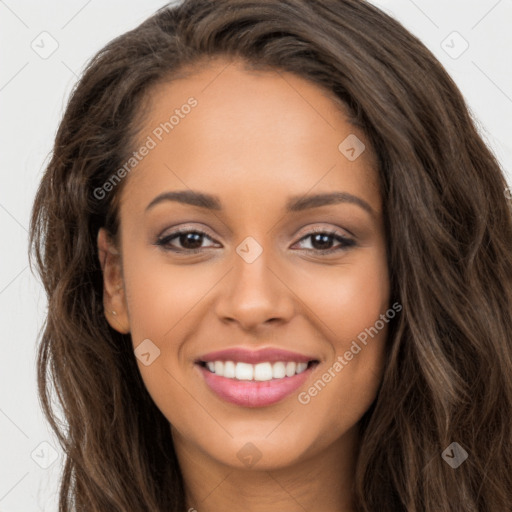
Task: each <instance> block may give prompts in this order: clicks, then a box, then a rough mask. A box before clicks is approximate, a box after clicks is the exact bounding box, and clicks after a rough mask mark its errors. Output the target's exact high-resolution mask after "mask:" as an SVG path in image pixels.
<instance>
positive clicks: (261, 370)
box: [254, 363, 272, 380]
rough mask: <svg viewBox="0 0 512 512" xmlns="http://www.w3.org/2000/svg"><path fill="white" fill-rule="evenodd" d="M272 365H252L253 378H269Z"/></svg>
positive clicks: (270, 377)
mask: <svg viewBox="0 0 512 512" xmlns="http://www.w3.org/2000/svg"><path fill="white" fill-rule="evenodd" d="M271 379H272V365H271V364H270V363H258V364H256V365H254V380H271Z"/></svg>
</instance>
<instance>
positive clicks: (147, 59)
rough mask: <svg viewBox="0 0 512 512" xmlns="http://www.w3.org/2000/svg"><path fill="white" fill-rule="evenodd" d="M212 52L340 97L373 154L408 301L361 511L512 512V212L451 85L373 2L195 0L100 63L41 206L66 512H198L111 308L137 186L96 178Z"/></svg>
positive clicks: (396, 333) (359, 484)
mask: <svg viewBox="0 0 512 512" xmlns="http://www.w3.org/2000/svg"><path fill="white" fill-rule="evenodd" d="M216 56H227V57H229V58H240V59H243V61H245V62H246V63H248V65H250V66H253V67H258V68H261V69H275V70H284V71H288V72H292V73H295V74H296V75H298V76H301V77H303V78H305V79H307V80H310V81H312V82H314V83H315V84H317V85H319V86H321V87H323V88H326V89H328V90H329V91H332V92H334V94H335V95H336V97H337V98H339V100H340V104H344V105H345V106H346V107H347V108H348V111H349V112H350V116H351V120H352V122H354V123H357V124H358V125H359V126H361V127H362V128H363V129H364V133H365V134H366V136H367V137H368V140H369V141H371V144H372V146H373V149H374V150H375V152H376V154H377V156H378V162H379V173H380V174H379V179H380V182H381V185H382V196H383V204H384V215H385V229H386V237H387V244H388V245H387V249H388V261H389V271H390V279H391V290H392V297H391V299H392V300H391V302H394V301H398V302H399V303H400V304H401V305H402V306H403V310H402V312H401V315H400V317H399V319H397V321H396V322H395V324H393V326H392V328H391V329H390V331H389V338H388V350H387V353H386V363H385V373H384V377H383V380H382V383H381V386H380V388H379V391H378V395H377V397H376V399H375V401H374V403H373V404H372V406H371V408H370V409H369V410H368V411H367V413H366V414H365V415H364V417H363V419H362V420H361V422H360V427H361V433H362V442H361V447H360V452H359V457H358V461H357V470H356V475H355V477H356V484H355V490H356V492H357V506H358V509H359V510H360V511H364V512H370V511H371V512H399V511H407V512H419V511H426V512H434V511H435V512H445V511H446V512H447V511H450V512H454V511H461V512H462V511H464V512H486V511H489V512H505V511H510V510H512V505H511V503H512V462H511V461H512V419H511V413H512V314H511V313H512V252H511V251H512V208H511V205H510V201H508V200H507V197H506V194H505V189H506V187H507V183H506V181H505V178H504V173H503V171H502V169H501V168H500V165H499V163H498V162H497V160H496V158H495V157H494V156H493V154H492V153H491V152H490V150H489V149H488V148H487V147H486V145H485V144H484V142H483V141H482V138H481V137H480V136H479V134H478V132H477V129H476V128H475V124H474V123H473V121H472V118H471V116H470V114H469V113H468V108H467V106H466V104H465V102H464V99H463V97H462V95H461V93H460V92H459V90H458V89H457V87H456V85H455V84H454V82H453V81H452V80H451V78H450V77H449V75H448V74H447V72H446V71H445V70H444V69H443V67H442V66H441V65H440V64H439V62H438V61H437V60H436V59H435V58H434V56H433V55H432V53H431V52H430V51H429V50H428V49H427V48H426V47H425V46H424V45H423V44H422V43H421V42H420V41H419V40H418V39H417V38H416V37H414V36H413V35H411V34H410V33H409V32H408V31H407V30H406V29H405V28H404V27H403V26H402V25H401V24H400V23H398V22H397V21H395V20H394V19H392V18H391V17H389V16H387V15H386V14H384V13H383V12H381V11H380V10H378V9H377V8H375V7H374V6H372V5H371V4H369V3H368V2H366V1H361V0H279V1H276V0H259V1H258V0H216V1H210V0H185V1H184V2H182V3H180V4H179V5H169V6H165V7H164V8H162V9H160V10H159V11H158V12H157V13H155V14H154V15H153V16H152V17H150V18H149V19H147V20H146V21H145V22H144V23H142V24H141V25H140V26H138V27H137V28H135V29H134V30H132V31H130V32H128V33H126V34H123V35H121V36H120V37H118V38H116V39H114V40H113V41H111V42H110V43H109V44H108V45H107V46H106V47H105V48H104V49H102V50H101V51H100V52H99V53H98V54H97V55H96V56H95V57H94V58H93V59H92V61H91V62H90V63H89V65H88V67H87V69H86V70H85V72H84V74H83V76H82V77H81V79H80V81H79V82H78V84H77V85H76V87H75V89H74V91H73V93H72V95H71V98H70V100H69V103H68V105H67V108H66V111H65V113H64V116H63V119H62V121H61V123H60V127H59V130H58V133H57V136H56V140H55V145H54V148H53V154H52V158H51V161H50V162H49V165H48V167H47V169H46V172H45V174H44V177H43V179H42V181H41V184H40V187H39V190H38V192H37V196H36V198H35V203H34V206H33V212H32V219H31V226H30V248H31V250H33V252H34V254H35V258H36V263H37V270H38V272H39V273H40V275H41V277H42V282H43V284H44V287H45V289H46V293H47V295H48V314H47V318H46V321H45V325H44V329H43V331H42V336H41V341H40V345H39V352H38V384H39V393H40V397H41V401H42V406H43V409H44V412H45V414H46V416H47V418H48V420H49V422H50V423H51V426H52V428H53V429H54V430H55V432H56V433H57V435H58V437H59V440H60V442H61V444H62V447H63V449H64V451H65V454H66V463H65V468H64V472H63V477H62V482H61V488H60V511H61V512H68V511H70V510H87V511H93V510H94V511H105V510H108V511H109V512H110V511H111V512H114V511H123V512H126V511H153V512H154V511H164V510H165V511H178V510H181V511H184V510H185V506H186V505H185V501H184V493H183V481H182V477H181V474H180V471H179V466H178V462H177V459H176V455H175V452H174V449H173V444H172V440H171V437H170V428H169V423H168V421H167V420H166V419H165V417H164V416H163V415H162V413H161V412H160V411H159V410H158V409H157V407H156V405H155V404H154V403H153V401H152V400H151V397H150V396H149V394H148V392H147V391H146V389H145V387H144V384H143V382H142V379H141V377H140V374H139V371H138V367H137V365H136V362H135V357H134V354H133V347H132V344H131V339H130V336H129V335H122V334H120V333H118V332H116V331H114V330H113V329H112V328H111V327H110V326H109V324H108V323H107V321H106V319H105V316H104V309H103V280H102V272H101V267H100V265H99V261H98V253H97V246H96V237H97V233H98V229H99V228H100V227H102V226H105V227H106V228H107V229H108V231H109V232H110V233H111V235H112V236H113V237H115V236H116V234H117V233H118V226H119V218H118V203H119V195H120V192H121V190H122V185H123V183H120V184H119V186H117V187H114V188H113V190H112V191H110V193H109V194H106V197H104V198H102V199H98V197H96V196H95V194H94V190H95V189H97V188H98V187H101V186H102V185H103V184H104V183H105V182H107V181H108V180H109V178H111V176H112V174H113V172H114V171H115V170H116V169H118V168H120V167H121V166H122V165H123V162H125V161H126V159H127V158H129V156H130V154H131V152H132V151H133V150H134V149H135V147H136V146H135V141H136V134H137V129H138V128H139V127H140V120H141V119H142V115H143V108H142V107H143V105H144V104H145V101H146V100H147V98H148V97H149V96H150V94H151V91H152V88H153V86H155V85H156V84H157V83H164V82H166V81H170V80H172V79H173V77H176V76H178V75H179V74H180V73H182V72H183V70H186V69H192V70H193V66H194V65H197V64H198V63H199V62H204V61H205V60H206V61H207V60H208V59H211V58H213V57H216ZM134 172H136V171H134ZM31 261H32V257H31ZM32 263H33V261H32ZM390 325H391V324H390ZM54 395H55V396H56V397H57V404H55V402H54V401H53V396H54ZM56 405H57V406H58V407H60V408H62V413H63V415H64V419H65V421H62V420H59V415H58V413H57V411H56ZM452 442H457V443H458V444H459V445H460V446H461V447H462V448H463V449H464V450H465V451H466V452H467V454H468V458H467V459H466V460H465V461H464V462H463V463H462V464H461V465H460V466H459V467H458V468H456V469H454V468H453V467H451V466H450V465H449V464H448V463H447V462H446V461H445V459H443V457H442V452H443V451H444V450H445V448H447V447H449V446H450V445H451V443H452Z"/></svg>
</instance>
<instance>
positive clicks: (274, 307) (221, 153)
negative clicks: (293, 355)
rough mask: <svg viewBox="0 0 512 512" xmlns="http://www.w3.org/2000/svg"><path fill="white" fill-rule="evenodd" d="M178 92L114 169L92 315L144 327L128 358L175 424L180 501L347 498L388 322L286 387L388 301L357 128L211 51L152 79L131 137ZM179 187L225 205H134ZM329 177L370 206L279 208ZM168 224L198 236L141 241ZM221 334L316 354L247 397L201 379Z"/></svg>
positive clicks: (281, 503) (308, 87)
mask: <svg viewBox="0 0 512 512" xmlns="http://www.w3.org/2000/svg"><path fill="white" fill-rule="evenodd" d="M189 97H194V98H195V99H196V100H197V106H196V107H194V108H193V109H192V110H191V111H190V113H189V114H187V115H186V116H184V117H183V118H180V121H179V124H177V125H176V126H175V127H174V128H173V129H172V131H170V132H169V133H168V134H164V137H163V138H162V140H161V141H157V142H158V144H157V145H156V147H155V148H154V149H152V150H151V151H150V152H149V153H148V154H147V156H145V157H144V159H143V160H142V161H141V162H140V163H139V164H138V166H137V168H136V170H133V171H132V172H131V173H130V174H129V176H128V177H127V178H125V179H126V180H127V182H126V183H125V184H124V185H125V187H124V188H123V190H122V195H121V206H120V218H121V228H120V229H121V242H120V246H119V247H117V248H115V247H113V245H112V244H111V243H110V242H109V240H108V237H107V234H106V232H105V230H103V229H102V230H100V232H99V235H98V248H99V251H100V259H101V262H102V267H103V271H104V303H105V310H106V315H107V319H108V321H109V323H110V325H111V326H112V327H113V328H114V329H117V330H118V331H119V332H123V333H128V332H129V333H131V337H132V340H133V346H134V349H135V348H136V347H138V346H139V344H141V343H142V342H143V341H144V340H146V339H149V340H151V343H152V344H154V346H156V347H158V349H159V350H160V354H159V356H158V357H156V358H155V359H154V361H152V362H151V364H149V365H147V366H146V365H144V364H143V363H142V362H141V361H140V360H138V365H139V369H140V372H141V375H142V378H143V380H144V383H145V385H146V387H147V389H148V391H149V393H150V395H151V396H152V398H153V400H154V402H155V404H156V405H157V406H158V408H159V409H160V410H161V411H162V413H163V414H164V415H165V417H166V418H167V419H168V420H169V422H170V424H171V425H172V426H171V427H170V428H171V432H172V435H173V440H174V445H175V448H176V453H177V456H178V460H179V463H180V467H181V471H182V473H183V476H184V481H185V484H186V493H187V506H188V507H190V508H192V507H193V508H194V509H195V510H197V511H198V512H220V511H225V510H234V511H241V510H243V511H248V512H269V511H280V512H304V511H311V512H314V511H322V512H341V511H344V512H346V511H350V510H353V509H354V496H353V492H352V485H353V480H354V471H355V463H356V458H357V452H358V447H359V438H358V434H357V424H358V421H359V420H360V418H361V417H362V416H363V414H364V413H365V412H366V410H367V409H368V407H369V406H370V405H371V403H372V402H373V400H374V398H375V396H376V392H377V389H378V386H379V384H380V381H381V378H382V371H383V367H382V366H383V360H384V350H385V341H386V336H387V325H385V326H384V328H382V329H380V330H379V332H378V334H377V335H375V336H374V337H373V338H368V339H369V342H368V344H367V345H365V346H362V350H361V351H360V352H359V353H357V355H354V356H353V358H352V359H351V360H349V361H347V364H346V365H344V367H343V369H342V370H341V371H337V372H334V373H335V376H334V377H332V378H331V379H330V381H329V382H328V384H326V385H325V387H323V389H321V391H319V392H318V393H317V394H315V395H314V396H311V395H308V396H309V397H310V400H309V401H308V402H307V403H304V402H305V400H303V401H302V402H301V401H300V400H299V399H298V395H299V392H303V393H307V391H308V389H309V388H311V386H312V385H313V384H314V383H315V382H316V381H317V380H318V379H319V378H320V377H321V376H322V375H323V374H325V372H327V371H328V369H329V368H331V372H332V367H333V364H334V362H335V361H336V360H337V358H338V356H343V354H344V353H346V352H347V351H348V350H349V349H350V347H351V343H352V342H353V341H354V340H356V339H357V336H358V335H359V334H360V333H361V332H363V331H364V330H365V329H366V328H369V327H371V326H374V324H375V322H376V320H378V319H379V317H380V315H382V314H384V313H385V312H386V310H387V309H388V308H389V276H388V269H387V261H386V250H385V247H386V242H385V235H384V226H383V218H382V204H381V195H380V192H379V188H378V186H377V166H376V159H375V156H374V154H373V152H372V149H371V147H370V143H369V141H367V140H366V138H365V136H364V134H362V133H360V132H359V131H358V130H357V129H356V128H354V126H352V125H351V124H349V123H348V121H347V119H346V117H345V115H344V113H343V112H342V111H341V110H340V109H339V107H338V106H337V105H336V104H335V102H334V100H333V98H332V97H330V96H329V94H328V93H327V92H325V91H323V90H322V89H321V88H319V87H318V86H316V85H314V84H311V83H309V82H308V81H305V80H303V79H301V78H299V77H297V76H295V75H292V74H289V73H277V72H268V71H266V72H254V71H247V70H245V69H244V67H243V65H242V64H241V63H239V62H237V61H234V62H230V61H225V60H222V59H219V60H215V61H212V63H211V65H210V66H208V67H201V68H200V69H198V70H197V73H195V74H192V75H190V76H188V77H186V78H181V79H179V80H176V81H174V82H172V83H166V84H162V85H159V86H158V88H157V89H155V90H154V91H153V96H152V103H151V109H150V110H149V111H148V113H147V118H146V121H145V126H144V127H142V128H141V131H140V141H141V142H142V141H144V140H145V139H146V137H147V136H148V135H151V133H152V132H153V130H154V129H155V127H157V126H158V125H159V124H160V123H161V122H163V121H165V120H167V119H168V118H169V115H170V114H172V112H173V111H174V109H176V108H179V107H180V106H181V105H183V104H185V103H186V102H187V99H188V98H189ZM350 134H354V135H356V136H357V137H358V138H359V139H360V140H361V141H363V142H364V143H365V145H366V149H365V150H364V151H363V152H362V154H361V155H360V156H359V157H358V158H356V159H355V160H354V161H350V160H349V159H348V158H347V157H346V155H345V154H343V153H342V152H341V151H340V150H339V149H338V146H339V144H340V143H341V142H342V141H343V140H345V139H346V138H347V136H349V135H350ZM181 190H194V191H200V192H203V193H208V194H214V195H216V196H218V198H219V200H220V203H221V206H222V209H220V210H209V209H207V208H204V207H201V206H193V205H189V204H182V203H179V202H176V201H170V200H167V201H161V202H159V203H158V204H155V205H154V206H153V207H152V208H149V210H146V209H147V207H148V205H149V204H150V203H151V202H152V200H153V199H154V198H155V197H157V196H158V195H160V194H162V193H163V192H168V191H181ZM332 192H344V193H348V194H351V195H353V196H356V197H357V198H359V199H360V200H362V201H364V202H365V203H366V204H367V205H368V206H369V209H366V208H365V207H362V206H361V204H362V203H361V204H358V203H357V202H351V201H344V202H338V203H335V204H324V205H322V206H316V207H313V208H308V209H305V210H302V211H300V210H299V211H292V212H287V211H286V203H287V200H288V199H289V197H290V196H299V197H304V196H305V197H309V196H312V195H315V194H320V193H332ZM181 227H183V228H187V229H189V230H190V231H197V230H200V231H204V232H205V233H206V236H202V237H201V236H199V237H197V238H190V235H189V238H186V237H184V236H182V237H179V236H178V237H176V238H174V239H172V240H171V241H169V239H168V241H167V246H166V247H163V246H159V245H156V243H157V240H158V239H159V238H163V237H164V236H165V237H167V236H168V235H169V234H171V233H173V232H174V231H175V230H176V228H181ZM331 231H335V232H336V234H335V235H334V236H331V237H328V238H327V239H324V240H322V239H321V238H320V239H319V237H318V235H315V232H320V233H325V232H328V233H329V232H331ZM307 235H311V236H307ZM338 235H340V236H342V237H345V238H346V239H349V240H351V241H352V242H353V244H352V245H350V244H348V245H346V243H345V242H343V241H341V242H340V241H339V240H338V239H337V238H336V236H338ZM246 237H252V238H253V239H254V240H255V241H256V242H257V244H258V245H259V246H260V247H261V248H262V253H261V254H260V255H259V256H258V257H257V258H256V259H255V260H254V261H252V262H251V263H248V262H247V261H246V260H245V259H244V258H242V257H241V256H240V254H239V253H237V251H236V249H237V247H239V246H240V244H241V243H242V242H243V241H244V240H245V239H246ZM322 242H323V243H322ZM251 247H252V248H251V249H250V250H251V251H253V250H255V249H254V247H256V246H251ZM171 248H173V249H175V250H177V251H181V253H179V252H173V251H172V250H171ZM193 248H199V252H197V253H195V254H191V253H190V251H191V250H192V249H193ZM322 250H324V251H328V250H332V251H333V252H331V253H330V254H325V253H322ZM187 251H188V254H187ZM112 311H115V312H116V314H115V315H114V314H113V313H112ZM235 346H237V347H238V346H243V347H245V348H248V349H251V350H258V349H261V348H267V347H274V348H275V347H277V348H283V349H286V350H290V351H294V352H298V353H301V354H308V355H309V354H313V355H314V356H315V358H316V359H317V360H318V361H319V364H318V365H317V366H316V367H315V368H314V369H313V371H312V373H311V375H309V377H308V380H307V381H306V383H305V384H304V385H303V386H301V388H300V389H299V390H297V391H296V392H293V393H292V394H291V395H289V396H287V397H285V398H284V399H283V400H281V401H279V402H278V403H275V404H273V405H269V406H264V407H244V406H240V405H235V404H232V403H229V402H226V401H225V400H223V399H222V398H220V397H219V396H218V395H217V394H215V393H214V392H213V391H212V390H211V389H210V388H209V387H208V386H207V385H206V384H205V381H204V378H203V375H202V373H201V371H200V369H199V368H198V365H197V364H195V361H196V359H197V358H198V356H200V355H202V354H205V353H206V352H210V351H215V350H220V349H224V348H228V347H235ZM151 357H153V356H151ZM302 396H303V397H304V396H305V395H302ZM248 443H251V444H248ZM243 447H245V448H243ZM241 449H242V452H240V450H241ZM244 450H245V451H244ZM247 450H249V455H250V456H251V457H252V459H254V460H256V459H257V458H258V457H260V458H259V459H258V460H257V461H256V462H255V463H248V462H247V457H246V458H245V459H244V457H243V456H240V454H242V455H243V454H246V452H247ZM251 457H249V459H250V460H252V459H251Z"/></svg>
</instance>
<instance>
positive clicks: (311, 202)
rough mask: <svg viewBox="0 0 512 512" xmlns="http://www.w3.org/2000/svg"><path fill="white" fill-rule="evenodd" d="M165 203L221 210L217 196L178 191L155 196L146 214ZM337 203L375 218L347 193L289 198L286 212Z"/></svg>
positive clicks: (363, 205)
mask: <svg viewBox="0 0 512 512" xmlns="http://www.w3.org/2000/svg"><path fill="white" fill-rule="evenodd" d="M166 201H175V202H178V203H182V204H188V205H191V206H199V207H201V208H206V209H208V210H216V211H220V210H222V204H221V201H220V198H219V196H216V195H212V194H205V193H203V192H197V191H194V190H179V191H173V192H164V193H163V194H160V195H158V196H156V197H155V198H154V199H153V200H152V201H151V202H150V203H149V204H148V206H147V207H146V212H148V211H149V210H151V209H152V208H153V207H154V206H156V205H157V204H159V203H163V202H166ZM339 203H350V204H355V205H357V206H359V207H361V208H362V209H363V210H365V211H366V212H368V213H369V214H370V215H372V216H374V217H375V216H376V213H375V211H374V209H373V208H372V207H371V206H370V205H369V204H368V203H367V202H366V201H365V200H364V199H361V198H360V197H358V196H354V195H352V194H349V193H348V192H330V193H324V194H315V195H305V196H291V197H289V198H288V200H287V202H286V211H287V212H298V211H303V210H308V209H310V208H318V207H320V206H327V205H331V204H339Z"/></svg>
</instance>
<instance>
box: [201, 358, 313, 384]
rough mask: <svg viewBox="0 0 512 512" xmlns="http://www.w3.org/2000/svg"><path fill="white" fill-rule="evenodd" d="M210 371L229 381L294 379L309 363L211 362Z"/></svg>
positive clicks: (208, 364)
mask: <svg viewBox="0 0 512 512" xmlns="http://www.w3.org/2000/svg"><path fill="white" fill-rule="evenodd" d="M206 366H207V367H208V369H209V370H210V371H211V372H212V373H215V374H216V375H219V376H220V377H226V378H228V379H238V380H256V381H265V380H271V379H282V378H284V377H293V376H294V375H296V374H299V373H302V372H303V371H304V370H306V368H307V367H308V363H295V362H293V361H288V362H281V361H278V362H277V363H269V362H265V363H258V364H249V363H234V362H233V361H209V362H208V363H206Z"/></svg>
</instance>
